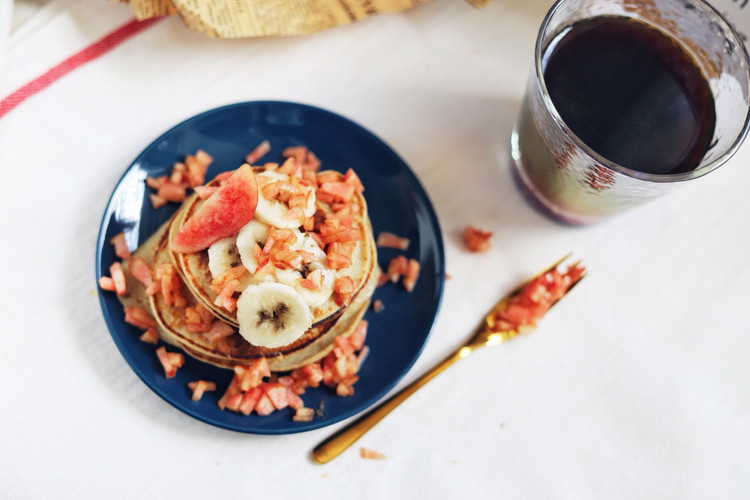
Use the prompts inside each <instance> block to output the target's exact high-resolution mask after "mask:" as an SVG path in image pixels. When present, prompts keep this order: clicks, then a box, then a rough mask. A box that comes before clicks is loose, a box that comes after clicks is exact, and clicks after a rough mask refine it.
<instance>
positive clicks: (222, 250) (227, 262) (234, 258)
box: [208, 236, 240, 278]
mask: <svg viewBox="0 0 750 500" xmlns="http://www.w3.org/2000/svg"><path fill="white" fill-rule="evenodd" d="M239 264H240V255H239V252H238V251H237V246H236V245H235V237H234V236H230V237H229V238H222V239H220V240H218V241H216V242H214V243H213V244H212V245H211V246H210V247H208V270H209V271H211V276H213V277H214V278H215V277H217V276H218V275H220V274H221V273H223V272H224V271H226V270H227V269H229V268H230V267H234V266H237V265H239Z"/></svg>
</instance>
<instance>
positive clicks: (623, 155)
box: [544, 17, 716, 174]
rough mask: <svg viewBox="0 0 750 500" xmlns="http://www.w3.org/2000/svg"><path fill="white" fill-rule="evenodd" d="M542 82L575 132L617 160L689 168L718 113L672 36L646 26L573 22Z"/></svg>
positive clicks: (650, 169) (669, 170) (653, 168)
mask: <svg viewBox="0 0 750 500" xmlns="http://www.w3.org/2000/svg"><path fill="white" fill-rule="evenodd" d="M544 79H545V82H546V85H547V89H548V92H549V94H550V96H551V98H552V102H553V103H554V105H555V108H556V109H557V110H558V112H559V113H560V116H561V117H562V119H563V121H564V122H565V123H566V124H567V125H568V127H570V129H571V130H572V131H573V133H575V134H576V135H577V136H578V137H579V138H580V139H581V140H582V141H583V142H584V143H585V144H586V145H588V146H589V147H590V148H591V149H593V150H594V151H596V152H597V153H598V154H599V155H601V156H603V157H604V158H606V159H608V160H610V161H612V162H615V163H617V164H619V165H622V166H624V167H627V168H629V169H632V170H638V171H640V172H646V173H654V174H673V173H679V172H687V171H689V170H692V169H694V168H696V167H697V166H698V164H699V163H700V161H701V158H702V157H703V155H704V154H705V153H706V151H707V149H708V148H709V145H710V143H711V139H712V137H713V132H714V124H715V121H716V114H715V110H714V100H713V95H712V93H711V89H710V88H709V86H708V82H707V81H706V78H705V77H704V76H703V74H702V73H701V70H700V69H699V68H698V66H697V65H696V63H695V62H694V61H693V59H692V58H691V57H690V56H689V55H688V54H687V53H686V52H685V51H684V50H683V49H682V48H681V47H680V46H679V45H678V44H677V43H676V42H675V41H674V40H672V39H671V38H670V37H668V36H667V35H665V34H662V33H661V32H659V31H656V30H655V29H653V28H650V27H648V26H646V25H645V24H643V23H640V22H638V21H633V20H628V19H627V18H620V17H601V18H595V19H592V20H587V21H583V22H580V23H578V24H575V25H573V26H572V27H571V28H570V29H569V30H568V31H567V32H566V33H564V34H563V35H562V36H561V37H560V38H559V39H558V42H557V44H556V45H555V46H554V47H553V48H552V52H551V54H549V57H548V59H547V61H546V64H545V65H544Z"/></svg>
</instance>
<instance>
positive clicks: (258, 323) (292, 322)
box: [237, 283, 312, 348]
mask: <svg viewBox="0 0 750 500" xmlns="http://www.w3.org/2000/svg"><path fill="white" fill-rule="evenodd" d="M237 321H238V323H239V325H240V327H239V333H240V335H242V337H244V338H245V340H247V341H248V342H250V343H251V344H253V345H256V346H261V347H269V348H274V347H283V346H285V345H288V344H291V343H292V342H294V341H295V340H297V339H298V338H300V337H301V336H302V335H303V334H304V333H305V332H306V331H307V330H308V329H309V328H310V327H311V326H312V314H311V313H310V309H309V308H308V306H307V304H306V303H305V301H304V299H303V298H302V296H301V295H300V294H299V293H297V292H296V291H295V290H294V288H292V287H290V286H289V285H284V284H282V283H258V284H255V285H250V286H248V287H247V288H245V290H244V291H243V292H242V293H241V294H240V296H239V298H238V299H237Z"/></svg>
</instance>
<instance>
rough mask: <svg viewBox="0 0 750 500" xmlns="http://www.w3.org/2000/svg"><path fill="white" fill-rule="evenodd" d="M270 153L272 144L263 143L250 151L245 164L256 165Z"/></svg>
mask: <svg viewBox="0 0 750 500" xmlns="http://www.w3.org/2000/svg"><path fill="white" fill-rule="evenodd" d="M269 151H271V143H270V142H268V141H262V142H261V143H260V144H258V145H257V146H255V148H254V149H253V150H252V151H250V152H249V153H248V154H247V156H245V163H247V164H248V165H255V164H256V163H258V160H260V159H261V158H262V157H264V156H265V155H266V154H267V153H268V152H269Z"/></svg>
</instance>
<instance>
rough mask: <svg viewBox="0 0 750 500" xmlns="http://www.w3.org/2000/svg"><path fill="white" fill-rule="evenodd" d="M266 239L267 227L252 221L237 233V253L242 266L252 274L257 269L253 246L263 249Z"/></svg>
mask: <svg viewBox="0 0 750 500" xmlns="http://www.w3.org/2000/svg"><path fill="white" fill-rule="evenodd" d="M267 239H268V225H266V224H264V223H262V222H260V221H258V220H256V219H252V220H250V222H248V223H247V224H245V225H244V226H243V227H242V229H240V230H239V232H238V233H237V243H236V245H237V251H238V252H239V255H240V259H241V261H242V265H243V266H245V269H247V270H248V271H250V274H253V273H254V272H255V270H256V269H258V260H257V259H256V258H255V244H256V243H257V244H258V245H260V246H261V248H262V247H263V245H265V243H266V240H267Z"/></svg>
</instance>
